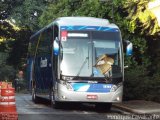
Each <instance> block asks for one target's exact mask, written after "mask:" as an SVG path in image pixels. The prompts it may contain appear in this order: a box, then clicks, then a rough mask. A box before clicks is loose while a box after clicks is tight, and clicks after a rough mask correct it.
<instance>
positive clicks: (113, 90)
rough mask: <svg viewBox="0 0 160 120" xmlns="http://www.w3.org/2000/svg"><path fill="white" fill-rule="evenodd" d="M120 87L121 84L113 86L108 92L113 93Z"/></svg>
mask: <svg viewBox="0 0 160 120" xmlns="http://www.w3.org/2000/svg"><path fill="white" fill-rule="evenodd" d="M120 86H122V83H119V84H118V85H113V86H112V88H111V89H110V92H115V91H116V90H117V89H118V88H119V87H120Z"/></svg>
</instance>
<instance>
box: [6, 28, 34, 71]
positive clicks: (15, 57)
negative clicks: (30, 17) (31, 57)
mask: <svg viewBox="0 0 160 120" xmlns="http://www.w3.org/2000/svg"><path fill="white" fill-rule="evenodd" d="M30 36H31V31H29V30H28V29H21V30H20V31H19V32H17V34H16V35H15V39H16V40H15V41H13V42H12V43H11V44H10V47H11V48H12V50H11V51H10V52H9V58H8V59H7V63H8V64H9V65H12V66H14V67H15V68H21V67H22V65H23V64H24V63H26V58H27V53H28V52H27V50H28V43H29V38H30Z"/></svg>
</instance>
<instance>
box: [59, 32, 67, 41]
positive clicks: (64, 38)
mask: <svg viewBox="0 0 160 120" xmlns="http://www.w3.org/2000/svg"><path fill="white" fill-rule="evenodd" d="M67 34H68V32H67V31H62V32H61V40H62V41H66V40H67Z"/></svg>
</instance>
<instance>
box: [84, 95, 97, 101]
mask: <svg viewBox="0 0 160 120" xmlns="http://www.w3.org/2000/svg"><path fill="white" fill-rule="evenodd" d="M87 99H92V100H97V99H98V96H97V95H87Z"/></svg>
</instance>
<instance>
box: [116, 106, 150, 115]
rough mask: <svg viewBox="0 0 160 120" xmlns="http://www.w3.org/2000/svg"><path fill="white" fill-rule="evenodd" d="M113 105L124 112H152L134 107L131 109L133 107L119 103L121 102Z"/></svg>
mask: <svg viewBox="0 0 160 120" xmlns="http://www.w3.org/2000/svg"><path fill="white" fill-rule="evenodd" d="M113 107H115V108H119V109H121V110H124V111H126V112H131V113H133V114H152V113H145V112H143V111H141V110H136V109H133V108H129V107H127V106H124V105H121V104H113Z"/></svg>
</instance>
